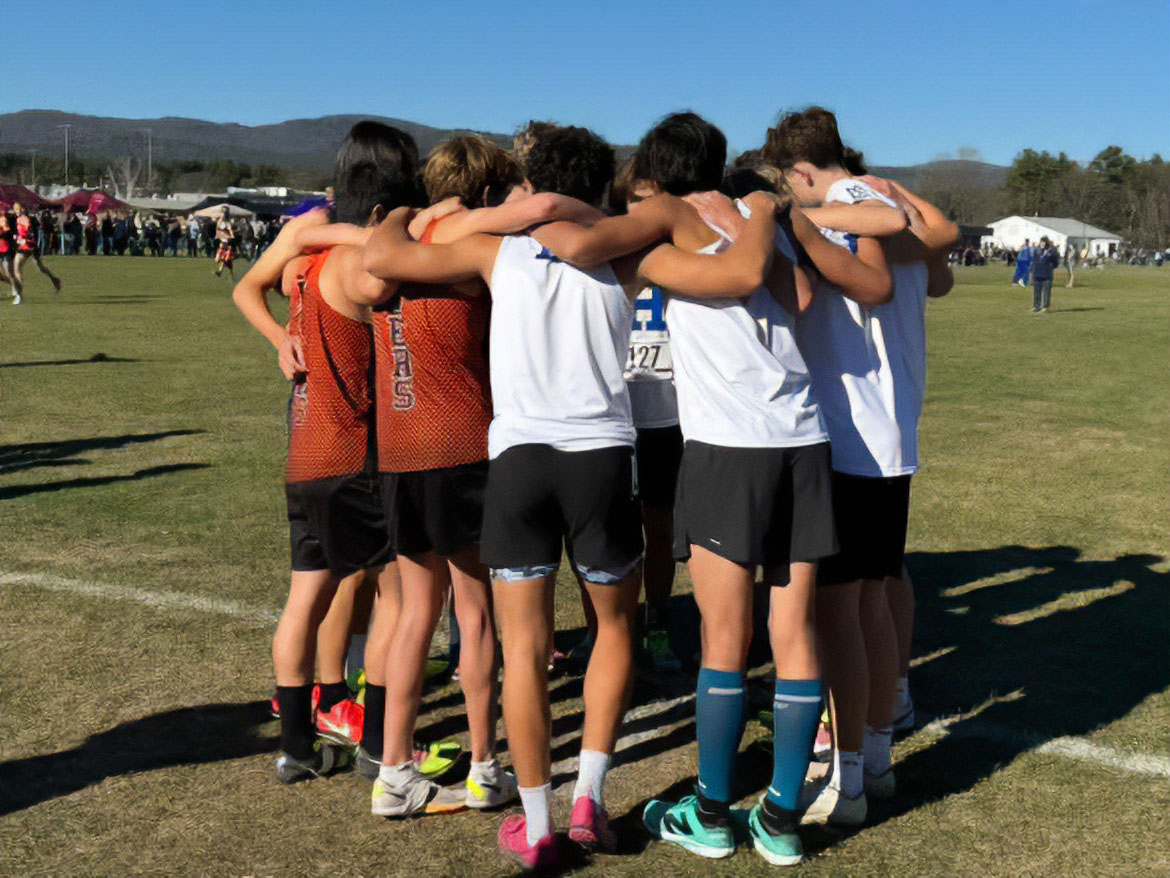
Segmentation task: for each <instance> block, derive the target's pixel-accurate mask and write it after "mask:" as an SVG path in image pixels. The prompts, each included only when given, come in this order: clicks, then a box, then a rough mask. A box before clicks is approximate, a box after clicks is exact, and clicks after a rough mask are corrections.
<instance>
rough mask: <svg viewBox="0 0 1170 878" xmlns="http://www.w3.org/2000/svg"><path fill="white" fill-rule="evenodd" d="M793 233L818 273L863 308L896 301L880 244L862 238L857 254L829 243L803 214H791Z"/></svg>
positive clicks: (799, 212) (797, 211)
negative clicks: (893, 299) (892, 300)
mask: <svg viewBox="0 0 1170 878" xmlns="http://www.w3.org/2000/svg"><path fill="white" fill-rule="evenodd" d="M792 231H793V232H794V233H795V234H796V239H797V240H798V241H800V243H801V244H802V245H803V246H804V249H805V252H806V253H808V255H809V258H810V259H812V261H813V265H815V266H816V269H817V271H819V272H820V273H821V275H822V276H823V277H824V278H825V279H826V280H828V281H829V282H831V283H833V284H836V286H837V287H838V288H840V290H841V293H842V295H844V296H847V297H848V298H850V299H853V300H854V301H856V302H859V303H861V304H862V305H884V304H885V303H886V302H888V301H890V299H891V298H893V294H894V285H893V281H892V280H891V278H890V269H889V266H888V265H887V264H886V259H885V256H884V255H883V253H882V248H881V245H880V244H879V243H878V242H877V241H876V240H875V239H873V238H860V239H858V242H857V255H856V256H854V255H853V254H852V253H850V252H849V251H848V250H846V249H844V248H843V247H837V246H835V245H834V244H830V243H829V242H828V241H827V240H826V239H825V236H824V235H822V234H821V233H820V231H818V230H817V228H816V226H814V225H813V224H812V223H811V222H810V221H809V219H808V217H806V216H805V215H804V214H803V213H802V212H801V211H799V210H795V209H794V210H793V211H792Z"/></svg>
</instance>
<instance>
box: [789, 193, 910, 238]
mask: <svg viewBox="0 0 1170 878" xmlns="http://www.w3.org/2000/svg"><path fill="white" fill-rule="evenodd" d="M804 215H805V216H807V217H808V218H809V219H810V220H812V221H813V222H814V223H815V224H816V225H818V226H820V227H821V228H822V229H835V230H836V231H838V232H846V233H848V234H850V235H864V236H866V237H870V238H888V237H889V236H890V235H896V234H898V232H900V231H902V230H903V229H904V228H906V225H907V223H908V222H909V220H908V219H907V218H906V214H905V212H904V211H902V210H900V209H898V208H896V207H890V206H889V205H888V204H883V203H882V202H880V201H863V202H860V203H858V204H838V203H833V204H826V205H823V206H822V207H806V208H804Z"/></svg>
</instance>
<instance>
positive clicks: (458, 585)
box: [448, 545, 496, 762]
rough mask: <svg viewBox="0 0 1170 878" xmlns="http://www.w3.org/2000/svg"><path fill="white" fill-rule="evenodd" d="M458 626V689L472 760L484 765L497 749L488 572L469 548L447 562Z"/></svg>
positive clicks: (493, 636) (475, 551) (473, 548)
mask: <svg viewBox="0 0 1170 878" xmlns="http://www.w3.org/2000/svg"><path fill="white" fill-rule="evenodd" d="M448 565H449V567H450V570H451V585H452V586H453V589H454V595H455V617H456V619H458V620H459V683H460V685H461V686H462V687H463V701H464V704H465V705H466V708H467V729H468V733H469V735H470V737H471V759H472V761H473V762H486V761H487V760H489V759H491V758H492V755H493V754H494V753H495V749H496V633H495V629H494V628H493V626H492V597H491V587H490V585H489V576H488V571H487V568H486V567H484V566H483V565H482V564H480V563H479V546H478V545H472V546H468V547H466V548H464V549H463V550H462V551H460V552H458V553H457V554H456V555H455V556H454V557H452V558H450V559H449V562H448Z"/></svg>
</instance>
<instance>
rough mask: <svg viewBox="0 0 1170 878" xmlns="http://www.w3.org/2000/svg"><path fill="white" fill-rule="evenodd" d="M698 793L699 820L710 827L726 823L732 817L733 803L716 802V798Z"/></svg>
mask: <svg viewBox="0 0 1170 878" xmlns="http://www.w3.org/2000/svg"><path fill="white" fill-rule="evenodd" d="M697 795H698V797H699V811H698V813H699V822H700V823H702V824H703V825H704V826H706V827H707V828H708V829H713V828H715V827H717V826H724V825H726V824H727V821H729V820H730V819H731V805H729V804H728V803H727V802H716V801H715V800H714V799H708V798H707V797H706V796H704V795H703V794H702V793H698V794H697Z"/></svg>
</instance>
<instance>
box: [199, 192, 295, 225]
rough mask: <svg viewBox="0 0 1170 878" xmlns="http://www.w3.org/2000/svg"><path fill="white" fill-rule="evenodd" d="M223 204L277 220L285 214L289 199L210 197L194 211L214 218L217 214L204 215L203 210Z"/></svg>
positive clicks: (257, 196) (234, 196)
mask: <svg viewBox="0 0 1170 878" xmlns="http://www.w3.org/2000/svg"><path fill="white" fill-rule="evenodd" d="M221 204H227V205H231V206H232V207H239V208H243V209H244V210H246V211H248V212H249V213H258V214H260V215H261V216H265V217H271V218H272V219H275V218H277V217H279V216H280V215H281V214H283V213H284V212H285V210H286V208H287V205H288V204H289V199H281V198H271V197H269V196H267V195H249V196H242V195H236V194H233V195H208V196H207V197H206V198H204V199H203V200H202V201H200V202H199V203H198V204H196V205H195V208H194V210H195V212H196V213H198V214H199V215H200V216H214V215H215V214H204V213H203V210H204V209H205V208H208V207H216V206H218V205H221Z"/></svg>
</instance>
